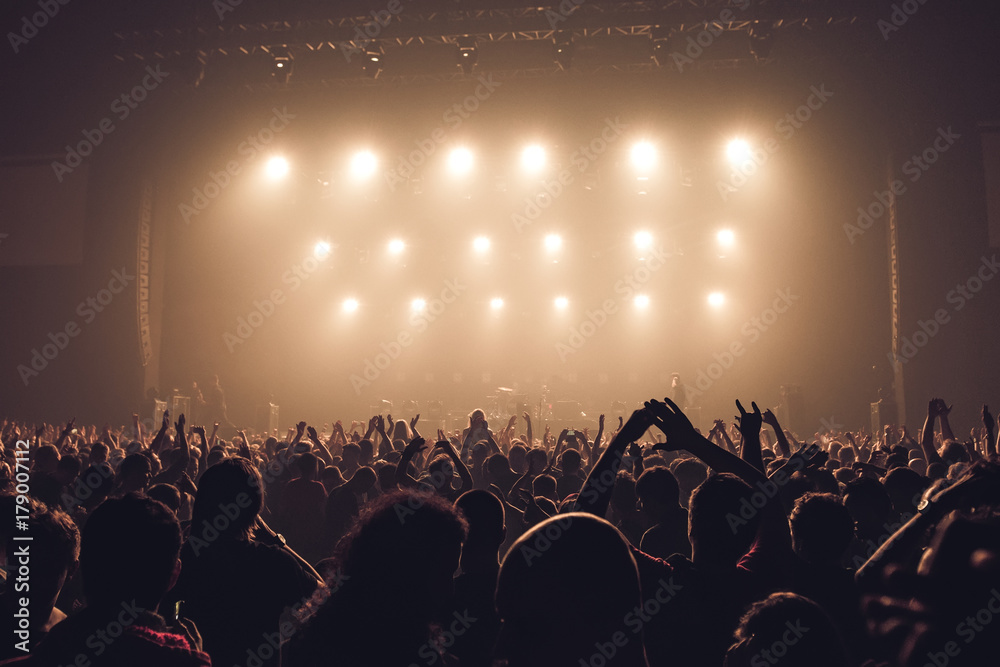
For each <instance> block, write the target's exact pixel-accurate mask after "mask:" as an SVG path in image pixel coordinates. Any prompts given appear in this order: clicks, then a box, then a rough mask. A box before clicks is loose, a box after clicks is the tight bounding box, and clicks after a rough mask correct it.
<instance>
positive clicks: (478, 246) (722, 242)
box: [313, 229, 736, 259]
mask: <svg viewBox="0 0 1000 667" xmlns="http://www.w3.org/2000/svg"><path fill="white" fill-rule="evenodd" d="M715 240H716V242H717V243H718V244H719V249H720V251H725V250H728V249H730V248H732V247H733V246H734V245H736V232H734V231H733V230H731V229H720V230H719V231H718V232H716V234H715ZM654 242H655V238H654V237H653V234H652V233H651V232H649V231H646V230H639V231H637V232H636V233H635V234H634V235H633V236H632V243H633V244H634V245H635V248H636V250H638V251H639V252H640V253H644V252H648V251H650V250H652V249H653V244H654ZM542 244H543V246H544V247H545V250H546V251H547V252H549V253H553V254H554V253H558V252H559V251H560V250H561V249H562V247H563V237H562V236H560V235H559V234H546V235H545V238H544V239H543V240H542ZM492 247H493V241H492V240H491V239H490V237H488V236H477V237H475V238H474V239H473V240H472V249H473V251H475V252H476V253H477V254H479V255H483V254H486V253H488V252H490V250H491V249H492ZM332 248H333V246H332V245H331V243H330V242H329V241H317V242H316V245H315V246H314V247H313V254H314V255H315V256H316V258H317V259H321V258H325V257H327V256H329V254H330V252H331V250H332ZM406 249H407V244H406V241H404V240H403V239H401V238H393V239H390V240H389V242H388V243H387V244H386V252H388V253H389V255H394V256H398V255H402V254H403V253H404V252H406Z"/></svg>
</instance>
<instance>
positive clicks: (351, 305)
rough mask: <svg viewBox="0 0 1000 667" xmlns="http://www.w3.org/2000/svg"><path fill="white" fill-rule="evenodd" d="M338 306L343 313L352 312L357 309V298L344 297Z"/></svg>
mask: <svg viewBox="0 0 1000 667" xmlns="http://www.w3.org/2000/svg"><path fill="white" fill-rule="evenodd" d="M340 307H341V309H342V310H343V311H344V312H345V313H353V312H354V311H356V310H357V309H358V300H357V299H344V303H342V304H341V306H340Z"/></svg>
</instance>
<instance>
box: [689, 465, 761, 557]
mask: <svg viewBox="0 0 1000 667" xmlns="http://www.w3.org/2000/svg"><path fill="white" fill-rule="evenodd" d="M752 493H753V489H752V488H751V487H750V485H749V484H747V483H746V482H744V481H743V480H742V479H740V478H739V477H737V476H736V475H732V474H730V473H718V474H714V475H710V476H709V477H708V479H706V480H705V481H704V482H702V483H701V484H699V485H698V487H697V488H696V489H695V490H694V491H693V492H692V493H691V502H690V509H689V513H688V524H689V529H688V533H689V535H690V537H691V542H692V543H694V542H696V541H697V542H700V543H702V544H704V545H706V546H708V547H709V548H712V549H716V550H718V551H719V552H720V553H723V554H725V555H727V556H729V557H730V558H733V559H737V558H739V557H740V556H742V555H743V554H745V553H746V552H747V551H748V550H749V548H750V545H751V544H752V543H753V539H754V536H755V535H756V534H757V524H758V523H759V521H760V517H759V515H754V516H753V517H752V518H750V519H749V520H742V519H741V520H740V521H738V522H732V517H733V516H739V512H740V508H741V506H742V501H744V500H745V501H746V502H750V500H749V499H750V496H751V495H752Z"/></svg>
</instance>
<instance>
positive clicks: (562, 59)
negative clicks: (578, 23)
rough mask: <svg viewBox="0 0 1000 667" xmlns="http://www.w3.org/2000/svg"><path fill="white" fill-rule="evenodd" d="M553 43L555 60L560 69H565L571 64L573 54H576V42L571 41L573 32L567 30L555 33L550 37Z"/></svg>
mask: <svg viewBox="0 0 1000 667" xmlns="http://www.w3.org/2000/svg"><path fill="white" fill-rule="evenodd" d="M552 42H553V44H554V45H555V49H556V52H555V58H554V60H555V62H556V66H557V67H559V69H561V70H567V69H569V68H570V66H571V65H572V64H573V56H574V55H576V43H575V42H573V34H572V33H568V32H565V31H563V32H559V33H556V36H555V37H553V38H552Z"/></svg>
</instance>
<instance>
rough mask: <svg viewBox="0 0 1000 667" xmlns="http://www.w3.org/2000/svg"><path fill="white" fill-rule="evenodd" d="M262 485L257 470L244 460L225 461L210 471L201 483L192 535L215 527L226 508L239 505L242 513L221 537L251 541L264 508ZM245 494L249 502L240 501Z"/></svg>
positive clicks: (207, 471) (193, 512)
mask: <svg viewBox="0 0 1000 667" xmlns="http://www.w3.org/2000/svg"><path fill="white" fill-rule="evenodd" d="M262 484H263V482H262V481H261V477H260V473H259V472H258V471H257V468H255V467H254V466H253V464H252V463H250V462H249V461H247V460H246V459H244V458H239V457H235V458H230V459H224V460H222V461H220V462H219V463H216V464H215V465H214V466H211V467H209V469H208V470H206V471H205V474H204V475H202V476H201V480H200V481H199V482H198V493H197V494H196V495H195V498H194V508H193V509H192V511H191V526H192V532H195V531H196V530H197V531H200V530H201V528H202V525H203V522H206V521H207V522H208V524H209V525H212V524H213V522H214V520H215V519H217V518H218V516H219V513H220V512H221V511H222V507H224V506H226V507H228V506H229V505H232V504H235V505H236V506H237V507H239V508H240V512H239V513H238V514H237V515H236V517H235V518H233V517H230V521H229V524H228V525H227V526H226V527H225V528H224V529H223V530H219V533H220V534H221V535H227V536H232V537H236V538H237V539H249V537H250V535H251V533H252V531H253V528H254V525H255V524H256V523H257V516H258V515H259V514H260V510H261V508H262V507H263V506H264V492H263V488H262ZM244 494H245V496H246V499H245V500H240V499H241V497H242V496H243V495H244Z"/></svg>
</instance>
